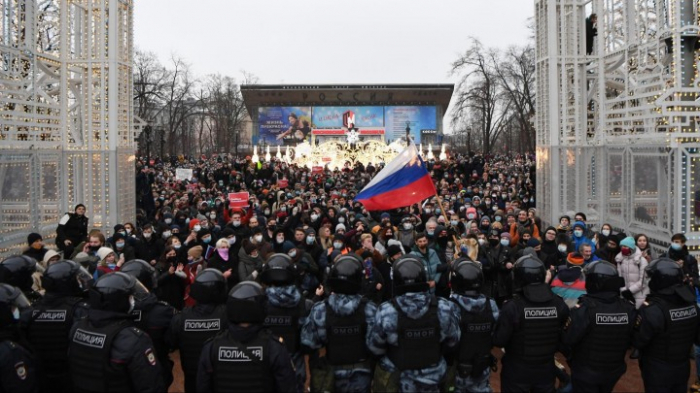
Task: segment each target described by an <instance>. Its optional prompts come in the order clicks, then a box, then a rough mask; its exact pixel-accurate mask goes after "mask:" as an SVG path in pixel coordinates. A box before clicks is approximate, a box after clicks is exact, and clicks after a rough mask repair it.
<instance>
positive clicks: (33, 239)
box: [27, 233, 44, 246]
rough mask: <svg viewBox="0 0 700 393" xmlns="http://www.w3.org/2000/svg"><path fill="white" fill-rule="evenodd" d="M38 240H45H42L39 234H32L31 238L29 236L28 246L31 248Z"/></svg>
mask: <svg viewBox="0 0 700 393" xmlns="http://www.w3.org/2000/svg"><path fill="white" fill-rule="evenodd" d="M37 240H44V238H42V237H41V235H40V234H38V233H30V234H29V236H27V244H29V245H30V246H31V245H32V244H34V242H35V241H37Z"/></svg>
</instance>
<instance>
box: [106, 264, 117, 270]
mask: <svg viewBox="0 0 700 393" xmlns="http://www.w3.org/2000/svg"><path fill="white" fill-rule="evenodd" d="M107 267H108V268H110V269H112V270H114V269H115V268H116V267H117V264H116V263H108V264H107Z"/></svg>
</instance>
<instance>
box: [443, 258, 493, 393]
mask: <svg viewBox="0 0 700 393" xmlns="http://www.w3.org/2000/svg"><path fill="white" fill-rule="evenodd" d="M450 284H451V287H452V294H451V295H450V300H451V301H452V302H453V303H454V307H453V308H454V311H455V317H456V318H457V320H459V321H460V322H459V327H460V331H461V332H462V336H461V338H460V340H459V346H458V347H457V350H456V352H455V354H454V360H453V363H454V368H455V375H456V376H455V380H454V388H455V389H454V391H455V392H460V393H461V392H490V391H491V384H490V382H489V378H490V377H491V367H492V366H494V365H495V361H496V359H495V358H494V357H493V355H491V347H492V346H493V344H492V337H491V336H492V334H493V331H494V329H495V328H496V321H498V306H497V305H496V301H495V300H493V299H491V298H489V297H487V296H484V295H482V294H481V291H482V290H483V284H484V275H483V272H482V270H481V264H479V263H478V262H474V261H472V260H470V259H467V258H460V259H458V260H456V261H455V262H454V264H453V268H452V271H451V272H450ZM450 374H452V373H450ZM451 384H452V381H448V385H451Z"/></svg>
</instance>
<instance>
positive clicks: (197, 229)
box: [192, 225, 202, 232]
mask: <svg viewBox="0 0 700 393" xmlns="http://www.w3.org/2000/svg"><path fill="white" fill-rule="evenodd" d="M200 229H202V227H201V226H199V225H195V226H194V228H192V230H193V231H195V232H199V230H200Z"/></svg>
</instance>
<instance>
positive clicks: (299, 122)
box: [253, 106, 437, 145]
mask: <svg viewBox="0 0 700 393" xmlns="http://www.w3.org/2000/svg"><path fill="white" fill-rule="evenodd" d="M406 126H409V127H410V128H411V137H412V138H413V140H414V141H415V143H421V135H422V134H426V131H427V133H428V134H430V133H433V134H434V133H435V132H436V130H437V110H436V107H435V106H315V107H261V108H259V109H258V127H259V128H258V131H259V132H258V138H257V140H254V141H253V143H255V144H259V143H261V142H262V141H263V140H264V141H265V142H266V143H268V144H272V145H278V144H281V143H284V144H296V143H299V142H302V141H304V140H308V138H309V136H310V135H311V131H312V130H313V129H342V128H360V129H361V128H373V129H377V128H380V129H384V135H385V138H386V139H387V140H390V141H394V140H396V139H398V138H402V137H404V136H405V135H406Z"/></svg>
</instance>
